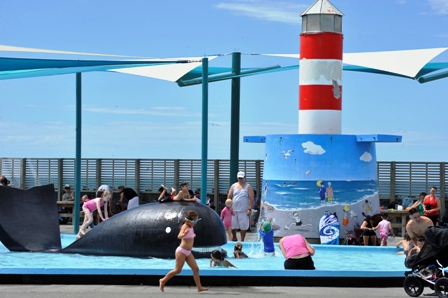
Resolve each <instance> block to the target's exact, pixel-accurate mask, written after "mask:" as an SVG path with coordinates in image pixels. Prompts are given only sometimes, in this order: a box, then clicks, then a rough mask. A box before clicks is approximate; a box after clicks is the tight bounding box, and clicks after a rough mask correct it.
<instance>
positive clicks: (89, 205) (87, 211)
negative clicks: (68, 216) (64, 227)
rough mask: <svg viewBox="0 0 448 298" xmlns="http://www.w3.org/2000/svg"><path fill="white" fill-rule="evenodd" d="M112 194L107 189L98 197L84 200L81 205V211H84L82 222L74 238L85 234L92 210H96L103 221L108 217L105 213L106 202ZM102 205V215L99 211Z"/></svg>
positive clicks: (91, 220)
mask: <svg viewBox="0 0 448 298" xmlns="http://www.w3.org/2000/svg"><path fill="white" fill-rule="evenodd" d="M111 198H112V195H111V194H110V192H108V191H107V190H106V191H104V192H103V194H102V195H101V197H100V198H95V199H93V200H90V201H88V202H85V203H84V204H83V205H82V211H84V222H83V224H82V226H81V228H80V229H79V232H78V235H76V239H79V238H81V236H84V235H85V234H86V228H87V227H88V226H89V225H90V224H91V223H92V222H93V212H95V210H98V215H99V216H100V217H101V220H103V221H105V220H106V219H108V218H109V215H108V214H107V209H108V208H107V204H108V203H109V201H110V199H111ZM102 206H104V216H103V212H101V207H102Z"/></svg>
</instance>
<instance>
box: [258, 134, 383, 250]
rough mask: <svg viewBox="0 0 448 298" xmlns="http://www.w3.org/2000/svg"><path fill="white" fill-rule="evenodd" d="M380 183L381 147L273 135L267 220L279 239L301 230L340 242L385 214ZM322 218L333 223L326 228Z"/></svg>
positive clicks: (267, 166)
mask: <svg viewBox="0 0 448 298" xmlns="http://www.w3.org/2000/svg"><path fill="white" fill-rule="evenodd" d="M376 180H377V177H376V151H375V143H371V142H358V141H357V138H356V136H355V135H312V134H309V135H308V134H299V135H268V136H266V147H265V163H264V170H263V184H262V194H261V199H262V210H261V220H266V219H271V221H272V227H273V229H274V231H275V236H276V237H281V236H285V235H290V234H294V233H297V232H299V233H301V234H302V235H303V236H305V237H310V238H320V237H322V236H324V237H323V238H321V239H323V240H322V241H324V242H325V243H330V242H331V243H336V242H338V241H337V240H336V238H338V237H341V238H345V237H346V236H347V235H348V234H354V227H355V226H360V225H361V223H362V221H363V219H364V215H373V214H376V213H378V212H379V197H378V184H377V181H376ZM329 215H331V216H330V217H329ZM321 218H324V223H325V218H326V219H328V218H332V223H331V225H324V226H326V227H325V228H323V225H322V222H321ZM339 226H340V227H341V229H340V231H339ZM336 230H338V231H337V233H336ZM323 232H325V233H324V234H325V235H323V234H322V233H323ZM327 232H335V233H332V235H327ZM335 235H337V236H335ZM324 238H325V239H324Z"/></svg>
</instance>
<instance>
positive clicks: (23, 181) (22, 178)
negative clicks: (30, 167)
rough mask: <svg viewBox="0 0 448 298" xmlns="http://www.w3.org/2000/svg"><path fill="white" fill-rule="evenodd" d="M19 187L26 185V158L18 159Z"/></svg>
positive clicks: (23, 187)
mask: <svg viewBox="0 0 448 298" xmlns="http://www.w3.org/2000/svg"><path fill="white" fill-rule="evenodd" d="M19 187H20V188H21V189H25V187H26V158H22V159H21V160H20V186H19Z"/></svg>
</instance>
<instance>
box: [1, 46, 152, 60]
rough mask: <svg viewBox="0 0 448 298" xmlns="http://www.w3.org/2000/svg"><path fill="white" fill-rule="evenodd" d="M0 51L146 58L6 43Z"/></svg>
mask: <svg viewBox="0 0 448 298" xmlns="http://www.w3.org/2000/svg"><path fill="white" fill-rule="evenodd" d="M0 51H2V52H24V53H42V54H60V55H83V56H99V57H117V58H138V59H142V58H147V57H135V56H121V55H110V54H98V53H86V52H73V51H58V50H46V49H37V48H25V47H16V46H8V45H0Z"/></svg>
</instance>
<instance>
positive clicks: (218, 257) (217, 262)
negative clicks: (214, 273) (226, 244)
mask: <svg viewBox="0 0 448 298" xmlns="http://www.w3.org/2000/svg"><path fill="white" fill-rule="evenodd" d="M210 267H226V268H229V267H234V268H236V266H235V265H233V264H232V263H230V262H229V261H227V260H226V259H224V255H223V254H222V253H221V251H219V250H214V251H212V253H211V254H210Z"/></svg>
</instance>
